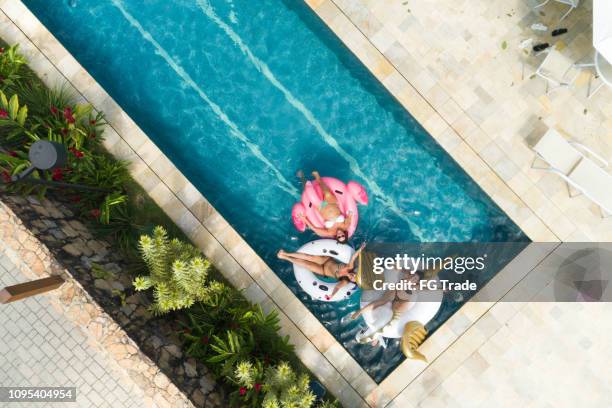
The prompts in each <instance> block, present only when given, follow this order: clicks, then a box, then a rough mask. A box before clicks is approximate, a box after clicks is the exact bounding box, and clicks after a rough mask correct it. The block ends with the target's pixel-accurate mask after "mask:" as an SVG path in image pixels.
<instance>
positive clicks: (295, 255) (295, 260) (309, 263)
mask: <svg viewBox="0 0 612 408" xmlns="http://www.w3.org/2000/svg"><path fill="white" fill-rule="evenodd" d="M277 256H278V258H279V259H283V260H285V261H289V262H291V263H292V264H295V265H299V266H303V267H304V268H306V269H308V270H309V271H311V272H313V273H316V274H318V275H322V276H325V268H323V265H324V264H325V262H327V261H328V260H329V259H330V258H329V256H319V255H308V254H302V253H300V252H285V251H284V250H282V249H281V250H280V251H278V254H277Z"/></svg>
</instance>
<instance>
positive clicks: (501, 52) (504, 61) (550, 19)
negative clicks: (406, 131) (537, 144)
mask: <svg viewBox="0 0 612 408" xmlns="http://www.w3.org/2000/svg"><path fill="white" fill-rule="evenodd" d="M307 3H309V4H310V5H311V6H312V7H313V8H314V9H315V11H316V12H317V13H318V14H319V15H320V16H321V18H322V19H323V20H324V21H325V22H326V23H327V24H328V25H330V27H331V28H332V29H333V30H334V32H336V34H337V35H338V36H339V37H340V38H341V39H342V40H343V41H344V42H345V43H346V44H347V46H348V47H349V48H350V49H351V50H352V51H353V52H354V53H355V54H356V55H357V56H358V57H359V58H360V59H361V60H362V61H363V62H364V63H365V64H366V65H367V66H368V67H369V68H370V70H371V71H372V72H373V73H374V74H375V75H376V76H377V77H378V79H379V80H381V81H382V82H383V83H384V84H385V85H386V86H387V88H388V89H389V90H390V91H391V93H393V94H394V95H395V96H396V97H397V98H398V99H399V100H400V102H401V103H402V104H404V106H406V107H407V109H408V110H409V111H410V112H411V113H412V114H413V115H414V116H415V117H416V118H417V119H418V120H420V121H421V123H423V124H424V126H425V127H426V128H427V129H428V130H429V131H430V133H431V134H432V135H433V136H434V137H435V138H436V139H437V140H438V142H440V143H441V144H442V145H443V146H444V147H445V148H446V149H447V151H449V152H450V153H451V155H452V156H453V157H454V158H455V160H457V161H458V162H459V164H461V165H462V166H463V167H464V168H465V169H466V171H467V172H468V173H469V174H470V175H471V176H472V177H473V178H474V179H475V180H476V181H477V182H479V184H481V186H482V187H483V188H484V189H485V191H486V192H487V193H488V194H489V195H491V197H492V198H493V199H494V200H495V201H496V202H497V203H498V204H499V205H500V207H502V208H503V209H504V210H505V211H506V212H507V213H508V214H509V215H510V216H511V217H512V218H513V219H514V220H515V221H516V222H517V223H518V224H519V225H520V226H521V227H522V228H523V230H525V231H526V232H527V234H528V235H529V236H530V237H531V238H532V239H537V240H546V241H551V240H562V241H598V240H599V241H610V240H611V239H612V218H608V219H605V220H603V219H602V218H601V217H600V213H599V209H598V208H597V207H596V206H595V205H594V204H593V203H592V202H590V201H589V200H588V199H586V198H585V197H583V196H581V197H576V198H571V199H570V198H569V197H568V195H567V190H566V188H565V186H564V185H563V183H562V182H561V181H560V179H559V178H558V177H556V176H554V175H552V174H548V173H546V172H542V171H537V170H532V169H531V168H530V165H531V161H532V159H533V153H532V151H531V149H530V145H531V144H532V143H533V142H534V140H537V138H538V137H539V136H540V135H542V134H543V132H544V131H545V129H546V128H547V127H554V128H557V129H558V130H560V131H561V132H563V133H564V134H565V135H567V136H568V137H571V138H573V139H575V140H578V141H580V142H582V143H584V144H585V145H587V146H589V147H591V148H592V149H594V150H595V151H597V152H599V153H600V154H601V155H603V156H604V157H605V158H607V159H612V90H609V89H606V88H604V89H602V90H601V91H600V92H599V93H598V94H596V95H595V96H594V97H593V98H591V99H588V98H587V85H588V82H589V80H590V78H591V74H590V73H589V72H588V71H584V72H583V73H582V74H581V75H580V77H579V78H578V80H577V82H576V86H575V87H574V88H573V89H569V90H560V91H556V92H554V93H551V94H549V95H546V94H545V83H544V81H543V80H542V79H540V78H535V77H534V75H533V73H534V72H535V69H536V68H537V66H538V65H539V63H540V62H541V60H542V59H543V58H544V56H543V55H542V56H540V57H535V56H531V55H527V54H526V53H525V52H524V51H523V50H521V49H519V44H520V43H521V41H523V40H525V39H527V38H533V39H534V43H535V44H537V43H538V42H549V43H551V44H553V43H554V42H555V41H556V40H555V38H553V37H551V36H550V34H549V33H547V34H542V33H539V32H536V31H533V30H532V29H531V28H530V27H531V25H532V24H533V23H537V22H542V23H544V24H546V25H547V26H548V27H550V28H551V29H552V28H558V27H565V28H568V29H569V32H568V33H567V34H565V35H562V36H560V37H557V38H558V41H559V46H560V47H561V48H562V49H563V52H564V53H566V54H567V55H568V56H569V57H571V58H572V59H573V60H575V61H579V60H583V59H584V60H589V59H590V58H592V54H593V48H592V45H591V42H592V41H591V39H592V32H591V31H592V1H589V0H587V1H582V2H581V4H580V7H579V8H578V9H577V10H575V11H573V12H572V13H571V14H570V15H569V17H568V18H566V19H565V20H564V21H563V22H561V23H559V18H560V17H561V15H562V14H563V13H565V11H566V10H567V7H566V6H565V5H560V4H558V3H556V2H550V4H548V5H546V6H544V7H543V8H542V9H541V12H536V11H533V10H532V8H531V6H532V5H534V4H536V3H537V2H536V1H535V0H530V1H525V0H492V1H491V0H425V1H414V0H411V1H407V0H307ZM361 37H363V39H362V38H361ZM385 63H386V65H385ZM405 83H407V84H409V86H406V85H405ZM593 85H594V86H596V85H597V83H596V82H594V83H593ZM421 98H422V99H424V100H425V101H426V103H427V104H428V105H429V106H430V107H431V108H433V109H434V110H435V111H436V112H435V113H431V112H430V111H429V110H430V109H429V108H427V107H418V106H416V107H415V100H418V99H421ZM424 110H425V111H426V112H423V111H424ZM438 115H439V116H440V117H441V118H442V121H436V120H432V119H431V117H435V116H438ZM432 122H434V123H432ZM435 122H437V123H435ZM507 188H509V190H510V191H511V194H508V193H507V192H506V189H507ZM532 215H533V216H534V217H535V218H534V217H532ZM540 223H542V224H543V226H542V225H540ZM547 229H548V230H549V231H550V232H551V233H552V234H550V233H548V231H546V230H547Z"/></svg>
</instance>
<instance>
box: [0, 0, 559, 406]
mask: <svg viewBox="0 0 612 408" xmlns="http://www.w3.org/2000/svg"><path fill="white" fill-rule="evenodd" d="M307 3H309V4H310V5H311V6H312V7H313V8H314V9H315V11H316V12H317V14H318V15H319V16H320V17H321V18H323V20H324V21H326V23H328V25H330V27H332V29H334V27H336V29H334V31H337V30H338V27H344V29H345V31H344V32H348V33H349V35H339V36H340V38H341V39H342V40H343V41H344V42H345V44H347V46H349V48H351V49H353V48H355V49H357V48H359V47H355V44H361V46H362V47H361V49H362V50H363V52H361V53H356V54H357V55H358V57H359V58H360V59H361V60H362V61H363V62H364V64H365V65H366V66H367V67H368V68H369V69H371V70H372V72H373V73H374V74H375V75H376V77H377V78H379V79H380V80H381V82H382V83H383V84H384V85H385V86H386V87H387V89H389V90H390V91H391V93H392V94H393V95H395V96H396V97H397V98H398V100H400V102H401V103H403V105H404V106H405V107H406V108H407V109H408V110H409V111H410V112H411V114H412V115H413V116H414V117H415V118H416V119H417V120H419V122H421V123H422V124H423V126H424V127H425V128H426V129H427V130H428V131H429V132H430V134H432V136H433V137H434V138H436V140H437V141H438V142H439V143H440V144H441V145H442V146H443V147H444V148H445V149H447V151H449V152H450V153H451V155H452V156H453V157H454V158H455V160H457V161H458V162H459V164H460V165H462V166H463V167H464V168H465V169H466V171H467V172H468V173H469V174H470V175H471V176H472V177H473V178H474V179H475V181H476V182H477V183H478V184H480V185H481V187H483V189H484V190H485V191H486V192H487V193H489V195H491V196H492V197H493V198H494V200H495V201H496V202H497V203H498V205H500V207H502V209H504V210H505V211H506V212H507V213H508V214H509V215H510V217H511V218H512V219H513V220H514V221H515V222H516V223H517V224H518V225H519V226H520V227H521V228H523V230H524V231H525V232H526V234H527V235H528V236H529V237H530V238H531V239H532V240H534V241H536V240H540V241H558V239H557V238H556V237H555V236H554V234H552V233H551V232H550V231H549V230H548V229H547V228H546V227H545V226H544V225H543V224H542V222H541V221H540V220H539V218H538V217H536V216H534V215H533V214H532V213H531V212H530V210H529V209H528V208H527V207H525V206H524V204H523V203H522V202H521V201H520V200H519V199H518V198H517V197H516V196H514V195H513V193H512V192H511V191H510V190H509V189H508V188H507V187H506V186H505V184H503V183H502V182H501V180H499V179H498V178H496V177H495V175H494V173H492V172H491V171H490V169H488V167H487V166H486V164H484V163H483V162H482V160H481V159H480V158H479V157H478V156H477V155H476V154H475V153H474V151H473V150H471V148H470V147H469V146H468V144H467V143H466V142H465V141H462V140H461V138H460V137H459V136H458V135H457V134H456V132H455V131H454V130H453V129H452V128H451V127H450V126H448V124H447V123H446V122H444V120H443V119H442V118H441V117H440V115H439V114H438V112H437V111H436V110H435V109H433V108H432V107H431V106H430V105H429V104H428V103H427V102H426V101H425V100H424V99H423V98H422V97H421V96H420V95H419V94H418V93H417V92H416V91H415V90H414V89H413V88H412V87H411V86H410V84H408V83H407V82H402V81H405V80H402V77H401V75H399V74H398V73H397V71H395V69H394V68H393V66H391V64H389V63H388V62H387V61H386V60H385V58H384V57H382V56H381V55H380V54H379V53H377V51H376V49H375V48H373V46H372V45H371V44H370V45H369V46H368V44H369V42H368V41H367V39H366V38H365V37H363V35H361V34H360V33H359V31H358V30H357V29H356V28H355V27H354V26H352V23H351V22H350V21H349V20H348V19H347V18H346V17H343V14H342V13H340V12H339V10H338V9H337V7H336V8H334V7H335V6H334V5H333V3H331V2H329V1H320V0H315V1H307ZM351 26H352V27H353V28H352V29H351ZM346 30H348V31H346ZM0 37H2V38H3V39H4V40H5V41H8V42H10V43H19V44H20V47H21V51H22V52H23V53H24V54H25V55H26V56H27V58H28V59H29V62H30V63H29V65H30V67H31V68H32V69H33V70H34V71H35V72H36V73H37V74H38V75H39V76H40V77H41V79H43V81H45V83H47V84H48V85H50V86H57V85H59V84H66V85H67V86H69V87H71V88H73V89H74V91H75V92H76V93H77V94H78V95H79V96H80V97H81V98H82V99H83V101H86V102H89V103H91V104H92V105H93V106H94V107H95V108H96V109H97V110H101V111H104V112H105V114H106V118H107V121H108V124H109V125H108V126H107V128H106V131H105V136H106V139H105V142H104V144H105V147H106V148H107V149H108V150H109V151H110V152H111V153H112V154H113V155H114V156H115V157H117V158H119V159H122V160H126V161H128V162H129V163H130V165H129V170H130V173H131V175H132V176H133V177H134V179H135V180H136V181H137V182H138V183H140V184H141V185H142V187H143V188H144V189H145V190H146V191H147V193H148V194H149V195H150V196H151V197H152V198H153V199H154V200H155V202H156V203H157V204H158V205H159V206H160V207H161V208H162V209H163V210H164V211H165V212H166V213H167V214H168V215H169V216H170V218H172V220H173V221H174V222H175V223H176V224H177V225H178V226H179V227H180V228H181V229H182V230H183V231H184V232H185V234H186V235H187V236H189V238H190V239H191V240H192V241H193V242H194V244H195V245H197V246H198V247H199V248H200V249H202V251H203V252H204V254H205V255H206V256H207V257H208V258H210V259H211V261H212V262H213V263H214V264H215V265H216V266H217V268H218V269H219V270H220V271H221V272H222V273H223V275H224V276H225V277H226V278H227V279H228V280H229V281H230V282H231V283H232V284H233V285H235V286H236V287H237V288H239V289H243V290H244V293H245V296H246V297H247V298H248V299H249V300H250V301H252V302H256V303H259V304H261V305H262V307H264V309H265V310H268V311H269V310H273V309H275V310H277V311H278V313H279V316H280V319H281V327H282V329H281V331H282V333H283V334H288V335H289V336H290V338H291V342H292V343H293V344H294V345H295V347H296V353H297V355H298V356H299V357H300V359H301V360H302V361H303V362H304V364H305V365H306V366H307V367H308V368H309V369H310V370H311V371H312V372H313V373H314V374H315V375H316V376H317V377H318V379H319V380H320V381H321V382H322V383H323V384H324V385H325V386H326V387H327V388H328V389H329V390H330V391H331V392H332V393H333V394H334V395H335V396H336V397H337V398H338V399H339V400H340V401H341V402H342V404H343V405H344V406H347V407H357V406H385V405H387V404H388V403H389V402H391V401H392V400H393V399H395V398H396V397H397V396H398V395H399V394H400V392H402V390H404V389H406V387H407V386H408V385H409V384H410V383H411V382H412V381H413V380H414V379H416V378H417V377H419V376H421V375H422V374H423V373H424V372H425V370H426V369H427V368H433V369H435V370H437V371H439V370H442V369H443V367H446V366H448V364H447V363H444V364H442V363H439V364H437V365H436V361H437V358H438V357H439V356H440V355H442V354H443V353H445V351H449V352H452V353H457V355H460V354H461V353H462V352H463V353H466V352H469V350H471V348H472V347H473V346H474V345H475V344H477V342H478V336H479V334H478V333H479V332H478V330H476V329H477V328H478V324H479V322H480V321H481V317H482V316H483V315H485V313H486V312H487V311H489V310H493V308H497V309H500V310H502V311H503V310H506V308H507V307H508V306H503V305H502V304H493V303H477V302H468V303H467V304H465V305H464V306H463V307H462V308H461V309H459V310H458V311H457V312H456V313H455V314H454V315H453V316H452V317H451V318H450V319H449V320H448V321H447V322H446V323H445V324H444V325H443V326H442V327H440V328H439V329H438V330H437V331H436V332H435V333H434V334H433V335H432V336H430V337H429V338H428V339H427V341H426V342H425V343H424V344H423V345H422V346H421V349H422V351H423V352H424V354H426V355H427V356H428V357H429V358H430V361H432V363H430V364H427V365H426V364H423V363H420V362H415V361H408V360H406V361H404V362H403V363H402V364H400V366H399V367H398V368H397V369H396V370H394V371H393V372H392V373H391V374H390V375H389V376H388V377H387V378H386V379H385V380H384V381H382V382H381V383H380V384H378V385H377V384H376V383H375V382H374V381H373V380H372V379H371V378H370V377H369V376H368V374H367V373H366V372H365V371H364V370H363V369H362V368H361V367H360V366H359V365H358V364H357V362H356V361H355V360H354V359H353V358H352V357H351V356H350V355H349V353H348V352H347V351H346V350H345V349H344V348H343V347H342V345H341V344H340V343H339V342H337V341H336V340H335V339H334V337H333V336H332V335H331V334H330V333H329V332H328V331H327V330H326V329H325V327H324V326H323V325H322V324H321V323H320V322H319V321H318V320H317V319H316V318H315V317H314V316H313V315H312V313H310V311H308V309H307V308H306V307H305V306H304V305H303V304H302V303H301V301H300V300H299V299H298V298H297V297H296V296H295V295H294V294H293V293H292V292H291V290H289V289H288V288H287V286H286V285H284V284H283V282H282V281H281V280H280V279H279V278H278V277H277V276H276V274H275V273H274V272H273V271H272V270H271V269H270V268H269V267H268V266H267V265H266V264H265V262H263V260H262V259H261V258H260V257H259V256H258V255H257V254H256V253H255V252H254V251H253V249H252V248H250V247H249V245H248V244H247V243H246V242H245V241H244V240H243V239H242V238H241V237H240V235H239V234H238V233H237V232H236V231H235V230H234V229H233V228H232V227H231V226H230V225H229V223H228V222H227V221H226V220H225V219H224V218H223V217H222V216H221V215H220V214H219V213H218V212H217V211H216V210H215V209H214V208H213V207H212V206H211V205H210V203H209V202H208V201H207V200H206V199H205V198H204V197H203V196H202V195H201V194H200V193H199V192H198V191H197V189H196V188H195V187H194V186H193V185H192V184H191V183H189V181H188V180H187V179H186V178H185V177H184V176H183V175H182V174H181V172H180V171H179V170H178V169H177V168H176V167H175V166H174V165H173V164H172V163H171V162H170V160H169V159H168V158H167V157H166V156H165V155H164V154H163V153H162V152H161V151H160V150H159V149H158V148H157V147H156V146H155V144H154V143H153V142H152V141H151V140H150V139H149V138H148V137H147V136H146V135H145V134H144V132H142V130H141V129H140V128H139V127H138V126H137V125H136V123H134V121H132V119H131V118H130V117H129V116H128V115H127V114H126V113H125V112H124V111H123V110H122V109H121V107H119V105H118V104H117V103H116V102H115V101H114V100H113V99H112V98H111V97H110V96H109V95H108V94H107V93H106V92H105V91H104V89H103V88H102V87H101V86H100V85H99V84H98V83H97V82H96V81H95V80H94V79H93V78H92V77H91V76H90V75H89V74H88V73H87V71H86V70H85V69H84V68H83V67H82V66H81V65H80V64H79V63H78V62H77V61H76V60H75V58H74V57H73V56H72V55H70V53H69V52H68V51H67V50H66V49H65V48H64V47H63V46H62V45H61V44H60V43H59V41H57V39H55V37H54V36H53V35H52V34H51V33H50V32H49V31H48V30H47V29H46V28H45V27H44V25H43V24H41V23H40V21H39V20H38V19H37V18H36V17H35V16H34V15H33V14H32V13H31V12H30V11H29V10H28V9H27V7H26V6H25V5H24V4H23V3H22V2H21V0H0ZM354 52H355V51H354ZM498 190H499V191H498ZM536 258H537V257H536ZM519 263H520V262H519ZM503 272H504V271H502V273H500V274H499V275H498V276H496V277H495V278H494V279H496V282H497V280H498V279H503V276H504V275H507V274H504V273H503ZM512 279H514V278H512ZM517 279H518V278H517ZM500 313H501V312H500ZM502 315H504V316H506V315H509V314H508V313H506V314H503V313H502ZM428 372H431V370H428Z"/></svg>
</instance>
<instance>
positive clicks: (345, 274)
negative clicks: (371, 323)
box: [277, 243, 365, 299]
mask: <svg viewBox="0 0 612 408" xmlns="http://www.w3.org/2000/svg"><path fill="white" fill-rule="evenodd" d="M364 247H365V243H363V244H362V245H361V247H359V249H358V250H357V251H355V253H354V254H353V256H352V257H351V259H350V260H349V263H348V264H344V263H342V262H339V261H337V260H336V259H334V258H333V257H331V256H324V255H308V254H303V253H301V252H285V251H284V250H282V249H281V250H280V251H278V254H277V256H278V258H279V259H282V260H285V261H289V262H291V263H292V264H295V265H299V266H303V267H304V268H306V269H308V270H309V271H311V272H312V273H315V274H317V275H321V276H327V277H330V278H334V279H337V280H338V284H337V285H336V287H335V288H334V290H333V292H332V294H331V296H329V298H330V299H331V298H333V297H334V295H335V294H336V292H338V291H339V290H340V289H342V288H343V287H344V286H346V285H348V284H349V283H351V282H355V275H356V274H355V260H356V259H357V257H358V256H359V253H360V252H361V250H362V249H363V248H364Z"/></svg>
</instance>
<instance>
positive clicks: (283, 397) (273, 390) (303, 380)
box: [262, 362, 316, 408]
mask: <svg viewBox="0 0 612 408" xmlns="http://www.w3.org/2000/svg"><path fill="white" fill-rule="evenodd" d="M309 384H310V378H308V375H307V374H300V375H298V374H296V373H295V371H293V369H292V368H291V366H289V364H287V363H286V362H282V363H280V364H279V365H277V366H276V367H269V368H268V369H267V370H266V375H265V381H264V386H263V389H264V393H265V397H264V400H263V404H262V406H263V407H264V408H310V407H311V406H312V405H313V404H314V402H315V400H316V397H315V395H314V394H313V393H312V391H311V390H310V385H309Z"/></svg>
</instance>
